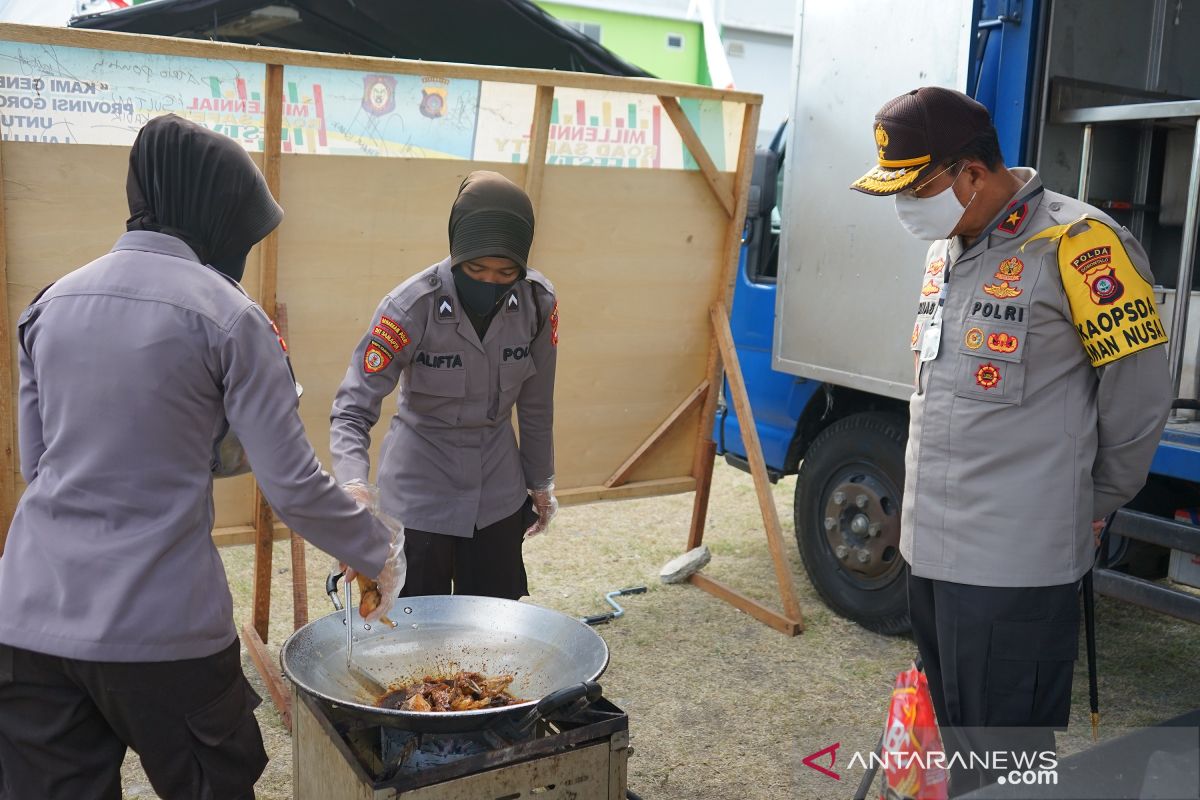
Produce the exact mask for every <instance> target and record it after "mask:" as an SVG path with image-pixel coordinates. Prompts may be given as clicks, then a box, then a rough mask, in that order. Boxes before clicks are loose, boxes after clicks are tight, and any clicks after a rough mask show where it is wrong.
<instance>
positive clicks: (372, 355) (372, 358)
mask: <svg viewBox="0 0 1200 800" xmlns="http://www.w3.org/2000/svg"><path fill="white" fill-rule="evenodd" d="M382 366H383V356H381V355H380V354H379V353H378V352H376V351H374V350H372V351H370V352H369V353H367V369H379V368H380V367H382Z"/></svg>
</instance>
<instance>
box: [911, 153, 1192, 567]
mask: <svg viewBox="0 0 1200 800" xmlns="http://www.w3.org/2000/svg"><path fill="white" fill-rule="evenodd" d="M1012 172H1013V173H1014V174H1016V175H1017V176H1018V177H1019V178H1021V179H1022V180H1024V181H1025V183H1024V186H1023V187H1022V188H1021V190H1020V191H1019V192H1018V193H1017V195H1016V196H1015V197H1014V198H1013V200H1012V201H1011V202H1010V203H1009V205H1008V206H1007V207H1006V208H1005V209H1004V211H1003V212H1001V214H1000V215H999V216H998V217H997V218H996V219H995V220H993V221H992V223H991V224H990V225H989V226H988V228H987V230H989V233H988V234H986V235H984V236H983V237H982V238H981V240H980V241H978V242H976V243H975V244H973V245H971V246H970V247H965V243H964V242H963V241H962V240H961V237H959V238H956V239H954V240H943V241H940V242H935V243H934V244H933V245H932V247H930V249H929V253H928V256H927V260H926V269H925V275H924V277H923V278H922V284H921V290H920V296H919V299H918V315H917V321H916V325H915V326H914V329H913V334H912V346H913V350H914V351H915V352H916V353H917V358H918V359H919V360H918V363H917V374H916V392H915V393H914V395H913V397H912V402H911V425H910V430H909V438H908V452H907V455H906V470H907V474H906V477H905V488H904V503H903V512H902V524H901V535H900V551H901V554H902V555H903V556H904V558H905V560H906V561H907V562H908V563H909V565H910V566H911V568H912V574H914V575H917V576H920V577H924V578H932V579H937V580H945V581H952V582H956V583H964V584H971V585H978V586H1052V585H1059V584H1065V583H1070V582H1073V581H1075V580H1078V579H1079V578H1080V577H1082V576H1083V574H1084V573H1086V572H1087V571H1088V569H1089V568H1090V567H1091V565H1092V562H1093V554H1094V541H1093V537H1092V533H1091V522H1092V521H1093V520H1098V519H1101V518H1103V517H1105V516H1106V515H1108V514H1110V513H1111V512H1113V511H1115V510H1116V509H1117V508H1119V507H1120V506H1122V505H1123V504H1124V503H1126V502H1127V501H1128V500H1130V499H1131V498H1132V497H1133V496H1134V494H1136V493H1137V491H1138V490H1139V489H1140V488H1141V487H1142V485H1143V484H1144V482H1145V479H1146V473H1147V470H1148V469H1149V466H1150V461H1151V459H1152V458H1153V455H1154V451H1155V448H1156V447H1157V445H1158V441H1159V437H1160V435H1161V433H1162V429H1163V426H1164V424H1165V421H1166V415H1167V411H1168V408H1169V405H1170V402H1171V390H1170V382H1169V377H1168V367H1167V358H1166V355H1167V354H1166V348H1165V347H1162V346H1161V345H1162V344H1164V343H1165V342H1166V332H1165V330H1164V329H1163V326H1162V323H1161V321H1160V320H1159V317H1158V312H1157V308H1156V307H1155V303H1154V296H1153V291H1152V288H1151V287H1152V284H1153V278H1152V276H1151V273H1150V269H1149V265H1148V263H1147V259H1146V254H1145V252H1144V251H1143V250H1142V247H1141V245H1140V244H1138V242H1137V240H1136V239H1134V238H1133V236H1132V235H1130V234H1129V232H1128V231H1126V230H1124V229H1123V228H1121V227H1120V226H1118V225H1117V224H1116V223H1115V222H1113V221H1112V220H1111V219H1110V218H1109V217H1107V216H1106V215H1104V214H1103V213H1101V212H1100V211H1098V210H1097V209H1095V208H1093V207H1091V206H1089V205H1086V204H1085V203H1081V202H1079V201H1077V200H1074V199H1072V198H1070V197H1066V196H1064V195H1060V194H1056V193H1054V192H1048V191H1044V190H1043V187H1042V184H1041V180H1040V179H1039V178H1038V176H1037V174H1036V173H1035V172H1034V171H1033V170H1030V169H1014V170H1012ZM964 247H965V249H964ZM939 327H940V335H939ZM922 351H924V352H922Z"/></svg>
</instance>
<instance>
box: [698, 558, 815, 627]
mask: <svg viewBox="0 0 1200 800" xmlns="http://www.w3.org/2000/svg"><path fill="white" fill-rule="evenodd" d="M688 580H689V581H690V582H691V584H692V585H693V586H697V587H699V588H701V589H703V590H704V591H706V592H708V593H709V594H711V595H712V596H713V597H716V598H718V599H720V600H724V601H725V602H726V603H729V604H730V605H731V606H733V607H734V608H737V609H738V610H740V611H745V612H746V613H747V614H749V615H750V616H752V617H754V618H755V619H756V620H758V621H759V622H765V623H766V624H768V625H770V626H771V627H772V628H774V629H775V630H777V631H779V632H780V633H784V634H787V635H788V636H796V635H798V634H800V633H803V632H804V623H803V622H802V621H801V620H799V619H789V618H788V617H785V616H784V615H783V614H780V613H779V612H778V611H775V610H774V609H772V608H768V607H767V606H764V605H763V604H762V603H760V602H758V601H757V600H755V599H753V598H750V597H747V596H746V595H744V594H742V593H741V592H739V591H737V590H736V589H731V588H730V587H728V586H726V585H725V584H723V583H721V582H720V581H714V580H713V579H712V578H709V577H707V576H705V575H702V574H700V573H696V574H695V575H692V576H691V577H690V578H688Z"/></svg>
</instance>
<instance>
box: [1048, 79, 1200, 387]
mask: <svg viewBox="0 0 1200 800" xmlns="http://www.w3.org/2000/svg"><path fill="white" fill-rule="evenodd" d="M1169 120H1175V121H1178V122H1183V121H1186V120H1190V121H1192V123H1193V129H1194V131H1195V134H1196V136H1195V139H1194V141H1193V143H1192V162H1191V171H1190V173H1189V174H1188V194H1187V210H1186V211H1185V213H1184V218H1183V241H1182V246H1181V248H1180V250H1181V252H1180V255H1179V276H1178V278H1177V279H1176V281H1175V299H1174V302H1173V305H1172V308H1171V331H1170V338H1169V341H1168V344H1167V354H1168V360H1169V363H1170V365H1171V389H1172V391H1173V392H1174V397H1179V396H1180V395H1179V391H1180V384H1181V383H1182V381H1183V357H1184V351H1185V349H1186V348H1185V345H1184V343H1185V341H1186V335H1187V321H1188V306H1189V301H1190V299H1191V287H1192V271H1193V266H1194V264H1195V261H1196V243H1197V231H1196V223H1197V218H1198V217H1200V100H1175V101H1169V102H1157V103H1130V104H1126V105H1112V106H1095V107H1091V108H1072V109H1066V110H1062V111H1059V112H1058V113H1057V114H1055V115H1054V116H1053V118H1052V122H1055V123H1059V124H1065V125H1071V124H1075V125H1082V126H1083V143H1082V147H1081V153H1080V160H1079V193H1078V198H1079V199H1080V200H1082V201H1083V202H1085V203H1086V202H1087V193H1088V187H1089V185H1090V183H1091V173H1092V148H1093V140H1092V137H1093V128H1094V126H1096V125H1105V124H1121V123H1142V124H1151V123H1161V122H1165V121H1169ZM1198 372H1200V371H1198Z"/></svg>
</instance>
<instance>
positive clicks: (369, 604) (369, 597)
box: [354, 575, 396, 628]
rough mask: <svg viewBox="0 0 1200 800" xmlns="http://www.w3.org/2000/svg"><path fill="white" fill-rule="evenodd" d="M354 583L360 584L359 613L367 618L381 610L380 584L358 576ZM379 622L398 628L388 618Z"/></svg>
mask: <svg viewBox="0 0 1200 800" xmlns="http://www.w3.org/2000/svg"><path fill="white" fill-rule="evenodd" d="M354 581H355V583H357V584H358V594H359V600H358V613H359V614H360V615H361V616H362V617H363V618H366V616H367V615H368V614H370V613H371V612H372V611H374V610H375V609H377V608H379V603H380V601H381V600H382V599H383V598H382V596H381V595H380V594H379V584H378V583H376V582H375V581H373V580H371V579H370V578H368V577H366V576H365V575H359V576H357V577H356V578H355V579H354ZM379 621H380V622H382V623H383V624H385V625H389V626H391V627H393V628H394V627H396V623H394V622H392V621H391V620H390V619H388V618H387V617H380V618H379Z"/></svg>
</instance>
